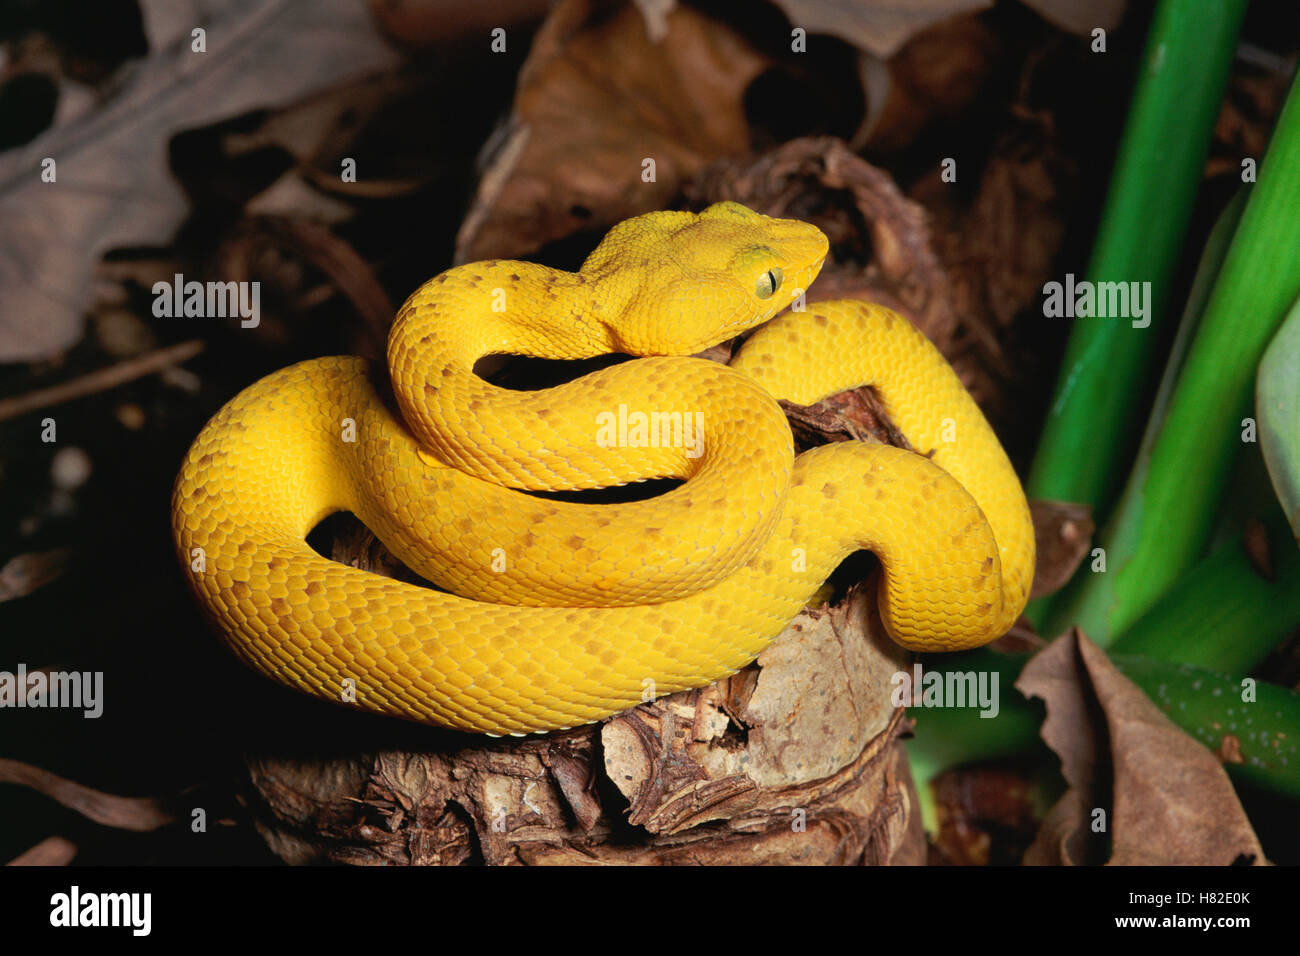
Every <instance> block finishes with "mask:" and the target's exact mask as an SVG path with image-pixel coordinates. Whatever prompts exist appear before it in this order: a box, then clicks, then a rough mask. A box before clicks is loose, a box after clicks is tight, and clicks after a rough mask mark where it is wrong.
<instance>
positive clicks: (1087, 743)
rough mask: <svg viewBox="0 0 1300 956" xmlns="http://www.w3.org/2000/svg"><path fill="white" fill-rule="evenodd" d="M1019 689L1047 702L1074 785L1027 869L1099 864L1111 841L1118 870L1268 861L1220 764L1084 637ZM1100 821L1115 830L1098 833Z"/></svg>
mask: <svg viewBox="0 0 1300 956" xmlns="http://www.w3.org/2000/svg"><path fill="white" fill-rule="evenodd" d="M1016 687H1017V689H1019V690H1020V691H1021V693H1023V694H1025V696H1027V697H1030V696H1032V697H1041V698H1043V700H1044V701H1046V703H1047V720H1046V721H1045V722H1044V724H1043V729H1042V737H1043V740H1044V741H1046V743H1047V744H1048V746H1049V747H1051V748H1052V750H1054V751H1055V752H1056V754H1057V756H1059V757H1060V758H1061V772H1062V774H1063V775H1064V777H1065V779H1066V781H1067V783H1069V785H1070V791H1069V792H1067V794H1066V795H1065V796H1064V797H1063V798H1062V799H1061V801H1060V802H1058V803H1057V805H1056V806H1055V807H1053V809H1052V812H1051V813H1049V815H1048V819H1047V820H1046V821H1044V825H1043V828H1042V829H1041V830H1040V832H1039V836H1038V839H1037V840H1035V842H1034V845H1033V846H1031V847H1030V848H1029V850H1028V851H1027V852H1026V854H1025V862H1026V863H1030V864H1043V863H1064V864H1078V863H1084V862H1092V861H1093V858H1095V856H1096V855H1097V853H1098V851H1099V849H1100V848H1101V846H1102V845H1103V839H1102V838H1103V836H1104V835H1105V834H1109V836H1110V843H1111V847H1112V850H1111V857H1110V861H1109V862H1110V863H1112V864H1116V865H1133V864H1160V865H1209V866H1214V865H1217V866H1226V865H1228V864H1231V863H1234V862H1236V861H1238V860H1240V859H1247V860H1252V861H1255V862H1262V861H1263V859H1264V851H1263V847H1261V846H1260V843H1259V840H1258V838H1257V837H1256V836H1255V832H1254V831H1253V830H1252V829H1251V826H1250V821H1249V820H1248V819H1247V818H1246V814H1245V811H1243V810H1242V808H1241V804H1240V803H1239V802H1238V800H1237V796H1236V793H1235V791H1234V790H1233V788H1232V784H1231V783H1230V782H1229V780H1228V776H1227V773H1226V772H1225V771H1224V769H1223V766H1222V764H1221V763H1220V762H1219V759H1218V758H1217V757H1216V756H1215V754H1213V753H1212V752H1210V751H1209V750H1207V749H1206V748H1205V747H1204V746H1202V745H1201V744H1200V743H1199V742H1197V741H1196V740H1195V739H1193V738H1192V737H1190V736H1188V735H1187V734H1185V733H1184V732H1183V731H1182V730H1180V729H1179V728H1178V727H1177V726H1175V725H1174V724H1173V723H1172V722H1171V721H1170V720H1169V719H1168V718H1167V717H1165V715H1164V714H1162V713H1161V712H1160V710H1159V708H1157V707H1156V705H1155V704H1153V703H1152V702H1151V701H1150V700H1149V699H1148V698H1147V696H1146V694H1144V693H1143V692H1142V690H1141V689H1140V688H1138V687H1137V686H1136V685H1135V684H1133V683H1132V682H1131V681H1130V680H1128V679H1127V678H1126V677H1124V676H1123V675H1122V674H1120V672H1119V671H1118V670H1117V669H1116V668H1115V667H1114V665H1112V664H1111V663H1110V660H1109V659H1108V658H1107V657H1106V654H1105V652H1103V651H1102V650H1101V649H1100V648H1098V647H1097V645H1095V644H1094V643H1092V641H1090V640H1088V638H1087V637H1086V636H1085V635H1084V634H1083V633H1082V632H1080V631H1079V630H1078V629H1077V628H1076V629H1075V630H1073V631H1071V632H1070V633H1068V634H1065V635H1063V636H1061V637H1060V638H1058V639H1057V640H1056V641H1054V642H1053V643H1052V644H1050V645H1049V646H1048V647H1047V648H1046V649H1044V650H1043V651H1042V652H1041V653H1039V654H1038V655H1037V656H1036V657H1034V658H1033V659H1032V660H1031V661H1030V662H1029V664H1028V665H1026V667H1025V670H1024V671H1023V673H1022V674H1021V676H1020V679H1019V680H1018V681H1017V682H1016ZM1102 813H1104V814H1105V816H1104V817H1103V816H1102ZM1100 820H1105V828H1104V829H1103V830H1099V831H1097V832H1094V829H1093V827H1094V822H1095V821H1100Z"/></svg>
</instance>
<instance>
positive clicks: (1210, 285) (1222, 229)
mask: <svg viewBox="0 0 1300 956" xmlns="http://www.w3.org/2000/svg"><path fill="white" fill-rule="evenodd" d="M1248 197H1249V193H1248V192H1247V191H1246V190H1245V189H1244V188H1243V189H1239V190H1238V191H1237V193H1236V195H1235V196H1233V197H1232V200H1231V201H1230V202H1229V203H1228V205H1227V206H1225V207H1224V209H1223V211H1222V212H1221V213H1219V217H1218V219H1216V220H1215V222H1214V228H1212V229H1211V230H1210V234H1209V236H1208V237H1206V240H1205V248H1204V249H1203V250H1202V251H1201V258H1200V261H1199V262H1198V263H1197V266H1196V275H1195V276H1194V277H1193V279H1192V291H1191V292H1190V293H1189V294H1188V296H1187V303H1186V304H1185V305H1184V307H1183V315H1182V318H1181V319H1180V320H1179V322H1178V334H1177V335H1176V336H1175V337H1174V342H1173V345H1172V346H1171V347H1170V349H1169V357H1168V359H1167V360H1166V361H1165V371H1164V374H1163V375H1162V376H1161V379H1160V387H1159V388H1158V389H1157V390H1156V396H1155V400H1154V401H1153V402H1152V404H1151V416H1150V418H1149V419H1148V420H1147V427H1146V431H1145V432H1144V433H1143V436H1142V444H1141V446H1140V447H1139V448H1138V454H1137V460H1136V462H1135V464H1134V465H1133V470H1132V471H1131V472H1130V473H1129V478H1130V480H1132V479H1133V477H1134V476H1144V475H1145V474H1146V469H1147V467H1148V464H1149V462H1150V458H1151V448H1152V446H1153V445H1154V444H1155V440H1156V436H1157V435H1159V434H1160V428H1161V426H1162V425H1163V424H1164V418H1165V412H1166V410H1167V409H1168V408H1169V399H1170V397H1171V396H1172V395H1173V392H1174V386H1175V385H1177V383H1178V374H1179V372H1181V371H1182V367H1183V362H1184V360H1185V359H1186V357H1187V352H1188V349H1190V348H1191V345H1192V338H1193V336H1194V335H1195V334H1196V330H1197V329H1198V328H1199V327H1200V324H1201V317H1202V316H1203V315H1204V314H1205V305H1206V303H1207V302H1209V300H1210V293H1211V292H1212V291H1213V290H1214V283H1215V280H1216V279H1217V278H1218V276H1219V270H1220V269H1221V268H1223V260H1224V259H1226V258H1227V257H1228V249H1229V247H1230V246H1231V245H1232V237H1233V235H1234V234H1235V233H1236V231H1237V224H1238V223H1239V222H1240V221H1241V214H1242V211H1243V210H1245V208H1246V199H1247V198H1248ZM1083 567H1088V565H1087V564H1085V565H1084V566H1083ZM1080 573H1084V572H1082V571H1081V572H1080ZM1079 586H1080V582H1079V579H1078V576H1077V575H1076V578H1075V581H1074V582H1073V585H1072V587H1073V589H1075V590H1077V589H1078V587H1079ZM1070 594H1071V587H1070V586H1067V587H1066V588H1065V589H1064V590H1063V591H1061V592H1058V593H1057V594H1054V595H1049V596H1047V597H1043V598H1039V599H1038V600H1037V601H1034V602H1031V604H1030V606H1029V607H1028V608H1026V609H1025V614H1026V615H1028V617H1029V619H1030V621H1032V622H1033V624H1034V626H1035V627H1037V628H1039V629H1040V630H1041V629H1045V628H1046V627H1047V626H1048V625H1049V624H1050V625H1053V626H1054V625H1056V624H1057V623H1058V622H1057V621H1056V620H1055V619H1054V618H1052V617H1051V616H1050V614H1051V609H1052V607H1053V606H1054V605H1060V604H1061V603H1063V602H1064V601H1067V600H1069V596H1070ZM1048 633H1054V632H1051V631H1048Z"/></svg>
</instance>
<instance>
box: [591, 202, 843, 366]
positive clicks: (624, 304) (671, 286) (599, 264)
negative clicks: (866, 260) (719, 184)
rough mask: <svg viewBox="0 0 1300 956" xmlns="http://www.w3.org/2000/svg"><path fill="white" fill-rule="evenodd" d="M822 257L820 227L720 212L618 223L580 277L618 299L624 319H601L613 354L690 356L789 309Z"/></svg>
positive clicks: (720, 208) (729, 209)
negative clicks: (597, 280) (593, 277)
mask: <svg viewBox="0 0 1300 956" xmlns="http://www.w3.org/2000/svg"><path fill="white" fill-rule="evenodd" d="M828 248H829V244H828V242H827V239H826V236H825V235H824V234H823V233H822V231H821V230H820V229H818V228H817V227H816V226H813V225H811V224H809V223H806V222H800V221H799V220H797V219H774V218H772V217H770V216H764V215H762V214H761V213H756V212H754V211H752V210H750V209H748V208H746V207H745V206H742V205H741V204H740V203H736V202H721V203H716V204H714V205H712V206H710V207H708V208H707V209H705V210H704V211H703V212H701V213H689V212H655V213H648V214H646V215H644V216H638V217H636V218H635V219H630V220H627V221H626V222H623V223H620V224H619V225H618V226H616V227H615V228H614V229H612V230H610V232H609V234H608V235H607V236H606V237H605V239H604V241H602V242H601V244H600V246H599V247H598V248H597V249H596V251H595V252H593V253H592V255H591V257H590V258H589V259H588V260H587V262H586V264H584V265H583V269H582V271H583V272H591V273H595V274H599V275H601V279H602V282H603V283H607V284H608V285H607V287H613V288H620V287H621V288H622V289H623V290H624V294H622V295H616V296H613V297H612V298H613V299H614V300H616V301H618V302H619V303H620V305H621V310H620V309H613V310H610V311H609V312H608V313H607V314H606V317H605V325H606V328H607V330H608V334H609V338H610V341H611V343H612V345H613V347H614V348H615V349H616V350H618V351H621V352H626V353H628V354H632V355H674V354H675V355H689V354H692V353H695V352H700V351H703V350H704V349H706V348H708V347H709V346H711V345H716V344H717V343H718V342H722V341H725V340H726V339H729V338H732V337H733V336H736V335H739V334H740V333H741V332H743V331H745V330H746V329H750V328H753V327H754V326H756V325H760V324H762V323H763V322H766V321H767V320H768V319H770V318H772V317H773V316H775V315H776V314H777V313H779V312H781V311H782V310H783V309H785V308H786V307H787V306H789V305H790V304H791V303H792V302H793V301H794V300H795V299H797V298H798V297H799V296H800V295H801V294H802V293H803V292H804V291H805V290H806V289H807V288H808V286H809V285H810V284H811V283H812V281H813V280H814V279H815V278H816V277H817V273H818V272H820V271H821V267H822V263H823V262H824V261H825V260H826V254H827V251H828Z"/></svg>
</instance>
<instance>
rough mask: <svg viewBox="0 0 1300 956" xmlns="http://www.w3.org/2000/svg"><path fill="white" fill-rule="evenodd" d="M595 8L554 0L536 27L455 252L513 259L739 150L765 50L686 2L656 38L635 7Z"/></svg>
mask: <svg viewBox="0 0 1300 956" xmlns="http://www.w3.org/2000/svg"><path fill="white" fill-rule="evenodd" d="M597 9H598V5H597V4H595V3H594V2H591V0H562V2H560V3H559V4H557V6H556V7H555V9H554V10H553V11H552V13H551V15H550V16H549V17H548V18H547V20H546V22H545V23H544V24H543V26H542V28H541V30H540V31H539V32H538V34H537V38H536V40H535V41H534V42H533V48H532V51H531V52H530V53H529V55H528V60H527V62H525V64H524V66H523V69H522V70H521V71H520V74H519V86H518V89H517V91H516V94H515V104H514V111H513V114H512V116H511V119H510V122H509V126H508V128H507V130H506V131H505V133H504V135H503V136H502V137H501V138H500V139H499V140H498V148H497V151H496V154H495V156H494V157H493V159H492V160H491V162H490V164H489V166H488V168H487V169H486V171H485V172H484V174H483V178H482V181H481V183H480V185H479V189H478V194H477V196H476V197H475V199H474V203H473V206H472V207H471V209H470V212H469V214H468V215H467V216H466V218H465V221H464V223H463V225H462V226H461V230H460V234H459V235H458V236H457V239H456V261H457V262H470V261H474V260H477V259H488V258H511V257H518V256H523V255H526V254H527V253H530V252H534V251H535V250H537V249H539V248H541V247H542V246H543V245H545V244H546V243H548V242H551V241H553V240H557V239H561V238H564V237H567V236H569V235H572V234H573V233H575V232H580V231H593V232H601V231H604V229H606V228H608V227H609V226H612V225H614V224H615V223H617V222H620V221H622V220H624V219H627V218H629V217H632V216H636V215H639V214H640V213H643V212H648V211H650V210H653V209H662V208H663V207H664V206H666V205H667V204H668V202H669V201H670V200H671V199H672V197H673V196H674V195H675V194H676V193H677V191H678V190H679V189H680V187H681V184H682V182H683V181H684V180H686V179H687V178H689V177H690V176H693V175H694V174H695V173H696V172H698V171H699V170H700V169H701V168H703V167H704V165H705V164H707V163H709V162H711V161H713V160H715V159H718V158H719V157H722V156H730V155H737V154H742V153H744V152H746V151H747V150H748V149H749V124H748V122H747V121H746V119H745V112H744V105H743V95H744V92H745V89H746V88H747V87H748V86H749V84H750V82H751V81H752V80H753V79H754V78H755V77H756V76H758V74H759V73H760V72H762V70H763V69H764V67H765V66H766V64H767V62H768V61H767V60H766V59H765V58H764V57H763V56H761V55H760V54H758V53H756V52H755V51H754V50H753V49H752V48H751V47H750V46H749V44H748V43H747V42H746V41H745V40H744V39H742V38H741V37H740V36H739V35H737V34H736V33H735V32H733V31H732V30H731V29H730V28H729V27H727V26H726V25H725V24H722V23H720V22H718V21H716V20H713V19H711V18H709V17H706V16H704V15H703V14H701V13H698V12H696V11H694V10H691V9H689V8H685V7H679V8H677V9H674V10H673V11H672V12H671V13H669V14H668V15H667V25H668V35H667V36H666V37H665V38H664V39H663V40H662V41H661V42H659V43H655V42H653V41H652V40H651V39H650V37H649V36H648V34H647V27H646V22H645V19H644V18H643V17H642V15H641V13H640V12H639V11H638V10H637V8H636V7H635V6H633V5H631V4H624V5H622V6H621V7H619V8H618V9H617V10H616V11H615V12H613V13H612V14H610V15H609V16H607V17H596V16H594V14H595V12H596V11H597ZM648 159H649V160H653V161H654V174H655V178H654V181H653V182H646V181H644V180H643V178H642V177H643V171H644V170H645V166H644V165H643V163H644V161H645V160H648Z"/></svg>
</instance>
